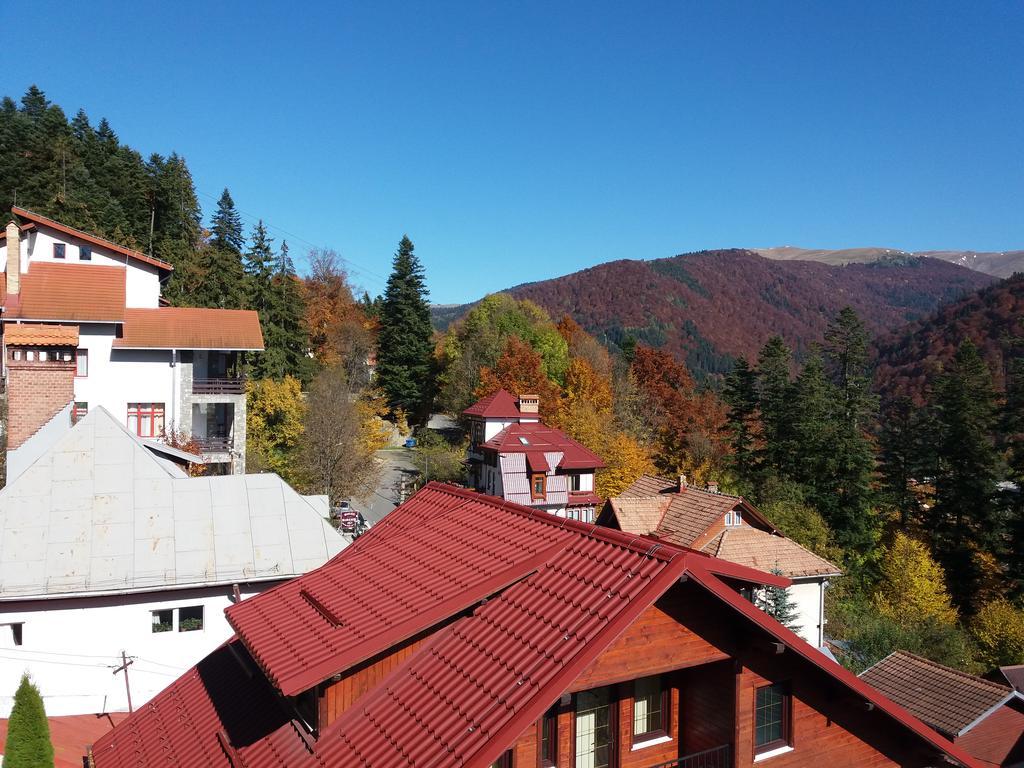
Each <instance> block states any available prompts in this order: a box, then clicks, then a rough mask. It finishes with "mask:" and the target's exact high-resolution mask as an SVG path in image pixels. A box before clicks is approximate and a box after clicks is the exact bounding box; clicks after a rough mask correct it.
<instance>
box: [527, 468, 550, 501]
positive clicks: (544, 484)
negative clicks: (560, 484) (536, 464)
mask: <svg viewBox="0 0 1024 768" xmlns="http://www.w3.org/2000/svg"><path fill="white" fill-rule="evenodd" d="M538 480H540V494H539V495H538V494H537V481H538ZM547 495H548V478H547V475H545V474H544V473H543V472H534V473H533V474H532V475H530V498H531V499H533V500H534V501H539V500H541V499H545V498H547Z"/></svg>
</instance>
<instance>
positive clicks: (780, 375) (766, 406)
mask: <svg viewBox="0 0 1024 768" xmlns="http://www.w3.org/2000/svg"><path fill="white" fill-rule="evenodd" d="M792 359H793V358H792V352H791V351H790V349H789V347H787V346H786V344H785V342H784V341H783V340H782V337H781V336H773V337H772V338H770V339H769V340H768V343H767V344H765V345H764V347H763V348H762V349H761V354H760V355H759V356H758V358H757V381H758V393H759V396H758V401H759V403H760V406H761V424H762V427H763V429H764V444H763V447H762V448H761V451H760V453H761V457H762V460H761V464H762V466H763V467H764V469H765V470H766V471H769V472H772V473H773V474H775V475H776V476H778V477H786V476H788V475H790V474H792V469H793V456H792V451H793V436H792V424H793V385H792V383H791V381H790V366H791V365H792Z"/></svg>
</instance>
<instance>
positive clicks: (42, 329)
mask: <svg viewBox="0 0 1024 768" xmlns="http://www.w3.org/2000/svg"><path fill="white" fill-rule="evenodd" d="M4 343H6V344H8V345H22V346H34V347H77V346H78V326H77V325H45V324H43V323H8V324H7V327H6V328H5V329H4Z"/></svg>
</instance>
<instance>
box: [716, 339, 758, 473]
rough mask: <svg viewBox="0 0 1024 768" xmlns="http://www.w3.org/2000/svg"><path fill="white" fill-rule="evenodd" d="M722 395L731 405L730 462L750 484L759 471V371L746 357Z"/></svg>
mask: <svg viewBox="0 0 1024 768" xmlns="http://www.w3.org/2000/svg"><path fill="white" fill-rule="evenodd" d="M723 398H724V400H725V402H726V404H727V405H728V406H729V411H728V414H727V419H728V422H727V423H728V429H729V432H730V434H731V439H730V443H731V445H732V457H731V459H730V464H731V466H732V469H733V471H734V472H735V473H736V475H737V478H738V479H739V481H740V483H741V484H743V485H745V486H749V485H750V484H752V483H754V482H755V477H756V474H757V469H758V463H757V458H758V456H757V437H758V432H759V426H758V424H759V417H758V397H757V373H756V372H755V371H754V370H753V369H752V368H751V367H750V364H749V363H748V362H747V361H746V359H745V358H742V357H741V358H740V359H739V360H737V361H736V365H735V367H734V368H733V370H732V373H730V374H729V375H728V376H727V377H726V379H725V391H724V393H723Z"/></svg>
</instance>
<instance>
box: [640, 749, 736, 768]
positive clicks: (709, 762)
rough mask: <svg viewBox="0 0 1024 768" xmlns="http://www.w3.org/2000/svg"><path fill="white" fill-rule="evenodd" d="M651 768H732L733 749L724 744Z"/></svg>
mask: <svg viewBox="0 0 1024 768" xmlns="http://www.w3.org/2000/svg"><path fill="white" fill-rule="evenodd" d="M651 768H732V747H731V746H730V745H729V744H723V745H722V746H720V747H714V748H713V749H705V750H702V751H701V752H694V753H693V754H691V755H686V756H685V757H680V758H679V759H678V760H669V761H668V762H667V763H658V764H657V765H652V766H651Z"/></svg>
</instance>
